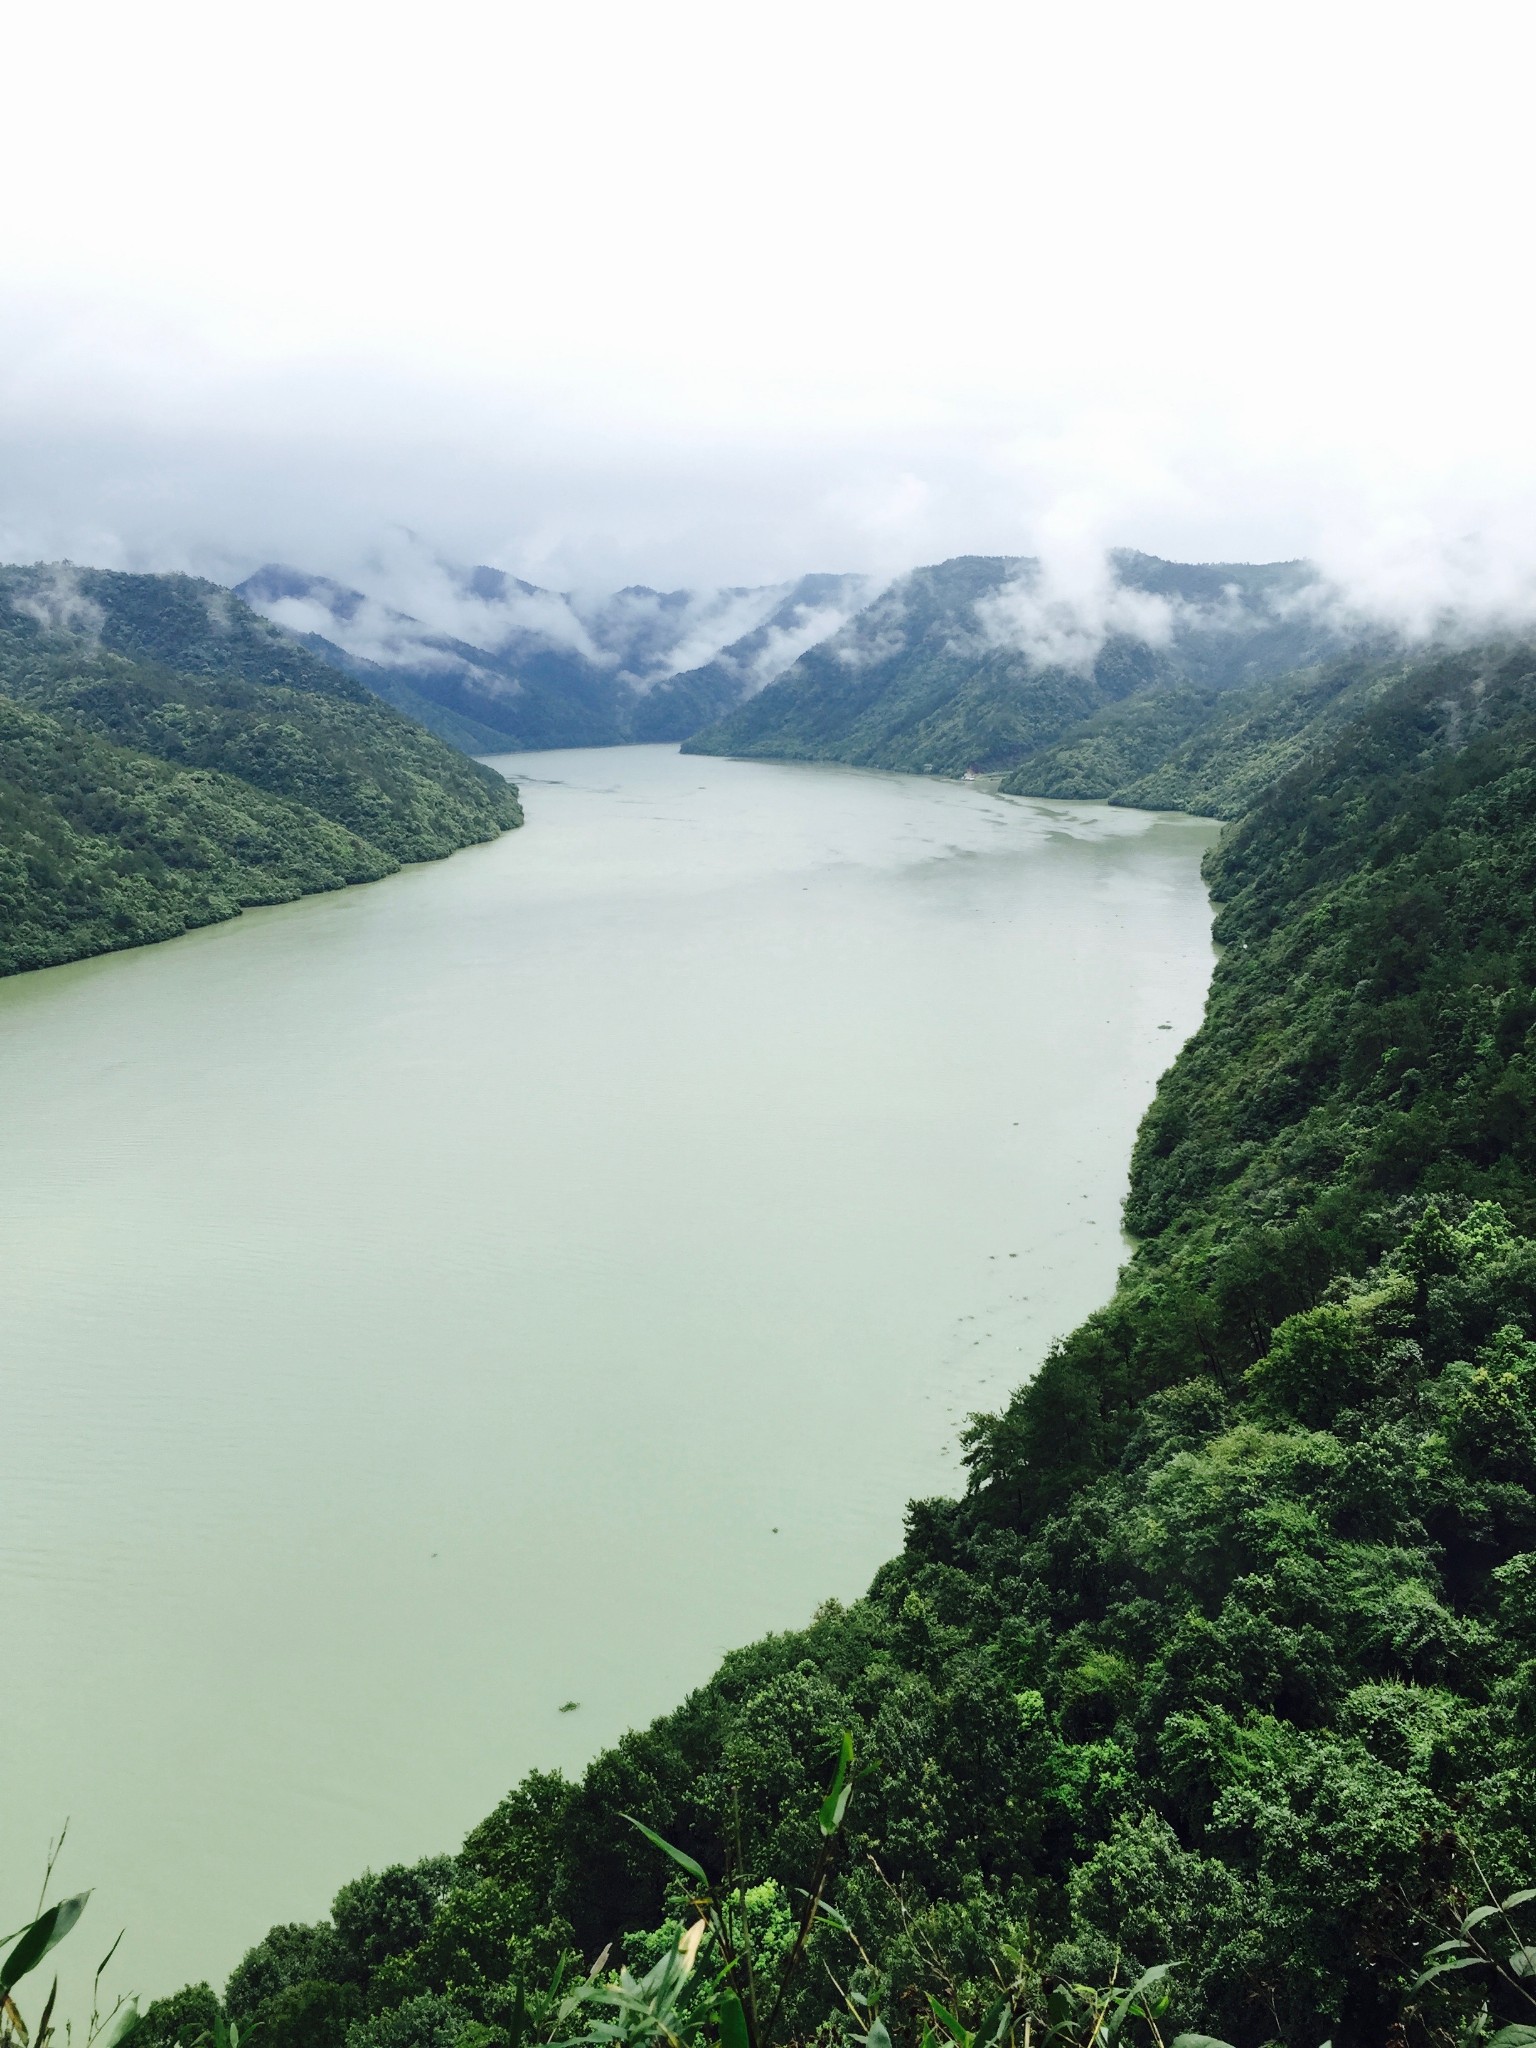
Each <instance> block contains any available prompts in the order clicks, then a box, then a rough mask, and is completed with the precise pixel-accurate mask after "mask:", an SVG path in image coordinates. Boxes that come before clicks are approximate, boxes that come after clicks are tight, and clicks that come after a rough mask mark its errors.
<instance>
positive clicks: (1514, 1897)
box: [1493, 1886, 1536, 2040]
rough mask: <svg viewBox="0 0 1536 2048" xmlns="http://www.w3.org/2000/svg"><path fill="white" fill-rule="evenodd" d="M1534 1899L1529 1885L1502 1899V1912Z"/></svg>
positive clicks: (1533, 1892) (1500, 1903) (1535, 1896)
mask: <svg viewBox="0 0 1536 2048" xmlns="http://www.w3.org/2000/svg"><path fill="white" fill-rule="evenodd" d="M1532 1899H1536V1887H1532V1886H1527V1887H1526V1889H1525V1890H1524V1891H1523V1892H1511V1893H1510V1895H1509V1897H1508V1898H1507V1899H1501V1900H1500V1902H1499V1911H1500V1912H1501V1913H1510V1912H1513V1911H1514V1909H1515V1907H1516V1906H1528V1905H1529V1904H1530V1902H1531V1900H1532ZM1504 2031H1505V2033H1508V2032H1509V2031H1510V2029H1509V2028H1508V2027H1506V2028H1505V2029H1504ZM1515 2031H1516V2032H1517V2033H1518V2031H1519V2029H1518V2028H1516V2029H1515ZM1493 2038H1494V2039H1495V2040H1497V2039H1498V2038H1499V2037H1498V2035H1497V2034H1495V2035H1494V2037H1493Z"/></svg>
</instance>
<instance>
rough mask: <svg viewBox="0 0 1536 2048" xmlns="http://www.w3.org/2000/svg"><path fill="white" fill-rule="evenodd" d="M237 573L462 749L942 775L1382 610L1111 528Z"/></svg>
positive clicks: (1011, 764)
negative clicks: (699, 567)
mask: <svg viewBox="0 0 1536 2048" xmlns="http://www.w3.org/2000/svg"><path fill="white" fill-rule="evenodd" d="M237 594H238V595H239V596H241V597H242V598H244V599H245V600H246V602H247V603H249V604H250V605H251V606H252V607H253V608H254V609H256V610H257V611H259V612H261V613H263V614H264V615H265V616H266V618H267V619H269V620H270V621H272V622H273V623H274V624H276V625H277V626H279V627H280V628H281V629H282V630H283V631H284V632H286V633H288V634H289V635H291V636H293V637H294V638H295V639H297V640H299V641H300V642H302V643H303V644H304V645H305V646H307V647H308V648H309V649H310V650H311V651H312V652H314V653H316V654H318V655H320V656H322V657H323V658H324V659H325V660H327V661H329V662H330V663H332V664H333V665H334V666H335V667H338V668H341V669H343V670H345V671H346V672H347V673H348V674H350V675H352V676H353V677H354V678H356V679H357V680H359V681H362V682H364V683H365V684H367V686H368V687H369V688H370V689H372V690H374V691H375V692H376V693H377V694H378V695H380V696H382V697H384V698H386V699H387V700H388V701H389V702H391V703H393V704H394V705H396V706H397V708H399V709H400V710H402V711H405V712H407V713H408V714H410V715H411V716H413V717H415V718H417V719H419V720H420V721H421V722H422V723H423V724H425V725H427V726H429V727H430V728H431V729H432V730H434V731H435V732H437V733H439V734H440V735H441V736H442V737H444V738H447V739H450V740H452V741H453V742H454V743H455V744H457V745H458V746H460V747H463V748H465V749H466V750H468V751H470V752H475V753H484V752H490V751H496V750H503V751H505V750H511V749H516V748H549V747H566V746H603V745H613V744H618V743H623V742H627V741H647V740H649V741H682V742H685V743H686V744H688V745H689V746H690V748H692V749H695V750H697V751H701V752H713V753H731V754H746V755H757V756H760V757H764V758H777V759H827V760H838V761H847V762H852V763H856V764H858V765H863V766H869V767H884V768H897V769H906V770H916V771H919V772H926V773H939V774H951V775H953V774H961V773H963V772H965V771H966V770H967V769H969V768H976V769H982V770H1007V769H1012V768H1015V767H1017V766H1018V765H1019V764H1020V763H1021V762H1023V761H1025V760H1027V759H1028V758H1030V757H1031V756H1032V755H1034V754H1035V753H1037V752H1038V751H1039V750H1040V749H1041V748H1042V747H1049V746H1052V745H1055V744H1056V743H1057V742H1059V741H1061V740H1062V739H1063V738H1064V737H1065V736H1070V735H1071V734H1073V733H1074V732H1075V731H1076V730H1077V728H1078V727H1079V726H1081V725H1082V724H1083V723H1084V721H1088V720H1092V719H1094V718H1096V717H1100V716H1103V715H1105V714H1107V713H1110V712H1112V711H1113V710H1114V709H1115V708H1116V707H1118V706H1120V705H1122V704H1125V703H1127V702H1128V701H1130V700H1133V699H1139V698H1141V697H1142V696H1145V695H1147V694H1149V693H1150V694H1152V695H1154V696H1159V697H1161V694H1162V693H1166V692H1167V691H1169V690H1172V689H1183V690H1185V691H1191V690H1192V691H1194V692H1195V693H1196V695H1197V697H1198V698H1199V699H1200V700H1201V701H1202V702H1203V701H1204V699H1205V698H1207V697H1211V696H1214V695H1216V694H1219V693H1221V692H1224V691H1227V690H1230V689H1234V688H1240V687H1242V686H1244V685H1247V684H1253V683H1260V682H1264V681H1267V680H1269V679H1272V678H1274V677H1276V676H1280V675H1283V674H1286V673H1288V672H1290V671H1293V670H1297V669H1305V668H1310V667H1313V666H1315V665H1316V664H1318V663H1319V662H1324V661H1326V660H1328V659H1330V658H1331V657H1334V656H1336V655H1338V654H1340V653H1342V652H1344V651H1345V650H1346V649H1348V648H1350V647H1353V646H1358V645H1360V644H1362V643H1363V642H1364V641H1365V640H1366V639H1368V638H1370V637H1372V636H1373V635H1374V636H1375V637H1378V638H1379V637H1380V635H1381V632H1382V630H1383V629H1382V628H1381V627H1380V626H1379V624H1378V625H1375V626H1373V625H1372V624H1371V623H1370V622H1369V621H1367V620H1365V619H1364V618H1362V617H1361V616H1359V615H1358V614H1355V613H1352V612H1350V611H1349V610H1348V608H1347V607H1346V606H1345V605H1344V604H1343V603H1342V601H1341V599H1340V597H1339V594H1338V592H1337V591H1336V590H1335V588H1334V587H1333V586H1332V585H1331V584H1329V583H1328V582H1327V581H1326V580H1325V579H1324V578H1323V577H1322V576H1321V575H1320V574H1319V572H1318V571H1317V570H1316V569H1315V568H1314V567H1312V566H1311V565H1310V564H1308V563H1306V562H1300V561H1292V562H1273V563H1262V564H1251V563H1233V562H1225V563H1198V564H1191V563H1178V562H1166V561H1162V560H1160V559H1159V558H1157V557H1155V556H1152V555H1146V554H1140V553H1137V552H1135V551H1134V550H1128V549H1121V550H1116V551H1115V552H1113V553H1111V554H1107V555H1106V554H1102V553H1093V554H1090V555H1087V556H1085V557H1084V558H1082V559H1081V560H1080V561H1078V562H1075V563H1073V562H1070V561H1068V562H1065V563H1064V562H1062V561H1060V560H1053V561H1051V562H1048V563H1043V562H1041V561H1039V560H1036V559H1034V558H1031V557H1027V556H1014V555H960V556H956V557H954V558H953V559H951V560H949V561H946V562H941V563H937V564H934V565H931V566H928V567H924V568H919V569H914V570H911V571H909V572H908V573H906V574H905V575H901V576H898V577H896V578H895V579H894V580H893V581H890V582H886V583H884V584H882V583H881V582H880V581H878V580H877V579H874V578H870V577H863V576H855V575H838V574H826V573H821V574H811V575H806V576H802V577H800V578H799V579H798V580H796V581H794V582H786V583H775V584H765V585H758V586H732V587H728V588H725V589H702V590H697V589H693V590H690V589H682V590H670V591H658V590H652V589H649V588H646V587H644V586H634V585H632V586H629V587H627V588H625V589H622V590H618V591H613V592H605V593H596V594H594V593H581V592H561V591H554V590H547V589H543V588H541V587H539V586H538V585H536V584H533V583H529V582H525V581H523V580H521V579H520V578H517V577H515V576H511V575H508V574H507V573H505V572H504V571H502V570H499V569H494V568H488V567H484V566H480V567H467V568H466V567H460V566H456V565H454V564H451V563H446V562H443V561H441V560H431V559H429V558H427V557H425V556H423V555H422V554H421V553H420V552H419V551H412V552H409V553H407V554H405V555H403V556H397V557H396V558H394V559H393V560H390V561H381V563H380V565H379V572H378V575H377V577H376V579H375V580H374V582H373V587H372V588H370V589H366V590H364V589H358V588H354V587H350V586H346V585H343V584H340V583H338V582H335V581H333V580H331V579H330V578H328V577H324V576H319V575H313V574H310V573H309V572H307V571H304V570H302V569H296V568H291V567H287V566H283V565H279V564H269V565H267V566H266V567H264V568H262V569H259V570H258V571H257V572H256V573H255V574H254V575H252V576H250V577H248V578H246V580H245V581H244V582H243V583H241V584H239V585H238V586H237ZM1159 716H1160V717H1161V714H1159ZM1180 716H1181V718H1183V720H1184V722H1185V723H1187V722H1188V718H1189V710H1188V706H1187V705H1186V707H1185V709H1184V710H1183V711H1182V712H1181V714H1180Z"/></svg>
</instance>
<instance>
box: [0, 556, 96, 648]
mask: <svg viewBox="0 0 1536 2048" xmlns="http://www.w3.org/2000/svg"><path fill="white" fill-rule="evenodd" d="M11 602H12V606H13V608H14V609H15V610H16V611H19V612H24V613H25V614H26V616H27V617H28V618H29V619H36V620H37V622H38V624H39V625H42V626H46V627H47V628H48V630H49V631H50V632H55V633H56V632H68V633H82V634H84V635H85V636H86V638H87V639H90V640H99V639H100V638H101V629H102V627H103V626H104V625H105V624H106V613H105V612H104V611H103V610H102V608H101V606H100V605H99V604H97V603H96V601H95V599H94V598H91V597H87V596H86V594H85V592H84V591H83V590H82V589H81V588H80V575H79V571H78V570H76V569H75V568H73V567H72V566H71V565H70V564H69V563H68V562H54V563H51V564H50V565H49V567H48V569H47V570H46V571H45V572H44V574H43V575H42V576H41V577H40V578H39V579H38V581H37V583H36V584H35V585H34V586H33V588H32V589H31V590H29V591H28V592H27V593H26V594H25V595H24V596H18V597H15V598H13V599H12V601H11Z"/></svg>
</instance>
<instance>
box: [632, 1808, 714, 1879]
mask: <svg viewBox="0 0 1536 2048" xmlns="http://www.w3.org/2000/svg"><path fill="white" fill-rule="evenodd" d="M621 1818H622V1819H624V1820H627V1821H628V1822H629V1824H630V1826H631V1827H632V1828H638V1829H639V1830H640V1832H641V1834H642V1835H644V1837H645V1839H646V1840H647V1841H648V1842H652V1843H654V1844H655V1846H656V1847H657V1848H658V1849H659V1850H660V1851H661V1853H662V1854H663V1856H670V1857H671V1858H672V1861H673V1862H674V1863H675V1864H676V1865H677V1867H678V1868H679V1870H686V1871H687V1873H688V1875H689V1876H690V1877H694V1878H697V1879H698V1881H699V1883H700V1884H701V1885H702V1886H703V1888H704V1890H705V1891H706V1892H707V1891H708V1890H709V1879H708V1878H707V1877H706V1876H705V1875H704V1866H703V1864H702V1863H695V1862H694V1860H693V1858H692V1857H691V1856H686V1855H684V1853H683V1851H682V1850H681V1849H674V1848H673V1846H672V1844H671V1843H670V1842H669V1841H667V1840H666V1839H665V1838H664V1837H663V1836H661V1835H658V1834H657V1832H656V1830H655V1829H654V1828H648V1827H647V1826H646V1824H645V1822H644V1821H643V1820H636V1819H635V1816H634V1815H633V1814H632V1813H626V1814H624V1815H622V1816H621Z"/></svg>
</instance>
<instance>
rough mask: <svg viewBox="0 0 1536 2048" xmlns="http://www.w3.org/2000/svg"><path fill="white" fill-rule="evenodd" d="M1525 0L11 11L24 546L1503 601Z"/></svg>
mask: <svg viewBox="0 0 1536 2048" xmlns="http://www.w3.org/2000/svg"><path fill="white" fill-rule="evenodd" d="M1533 46H1536V17H1533V15H1532V12H1531V10H1530V9H1529V7H1527V6H1517V5H1512V4H1502V0H1501V4H1484V5H1479V4H1477V0H1461V4H1457V5H1455V6H1451V5H1443V6H1424V5H1413V4H1406V5H1405V4H1401V0H1398V4H1392V5H1384V4H1375V0H1367V4H1360V0H1330V4H1326V5H1318V4H1313V0H1298V4H1291V5H1287V6H1285V7H1283V8H1281V7H1278V6H1269V5H1249V6H1242V5H1235V4H1233V0H1223V4H1220V5H1209V4H1193V0H1168V4H1164V5H1160V6H1157V7H1150V6H1147V5H1145V4H1144V0H1143V4H1134V5H1132V4H1119V0H1115V4H1094V0H1073V4H1065V0H1058V4H1053V5H1050V6H1042V5H1038V4H1028V0H1025V4H1013V5H1004V4H998V0H946V4H945V5H943V6H939V5H937V4H930V5H928V6H924V7H913V6H910V5H906V6H904V5H900V4H881V5H874V4H864V0H817V4H815V5H809V4H802V0H776V4H774V5H772V6H768V5H763V4H759V0H742V4H737V5H727V4H721V0H715V4H711V5H703V4H697V0H655V4H651V5H643V4H634V0H629V4H613V0H590V4H585V5H582V4H566V5H564V6H551V5H548V4H545V5H542V6H539V7H537V8H535V7H532V6H528V5H521V4H513V5H496V6H492V5H485V4H480V0H435V4H434V5H433V6H432V7H430V8H425V7H422V6H420V5H413V6H410V7H404V6H401V5H398V4H389V0H384V4H377V0H369V4H368V5H366V6H365V5H362V4H354V0H263V4H262V5H260V6H255V5H250V4H244V0H237V4H226V5H224V6H222V7H218V8H210V7H209V6H207V4H206V0H198V4H196V5H194V4H190V0H136V4H135V5H133V6H132V7H123V6H122V5H120V4H118V0H113V4H104V0H78V4H75V5H72V6H71V5H59V6H56V7H52V8H32V9H29V10H26V13H25V15H24V16H21V17H18V19H16V20H15V21H13V22H12V23H10V24H9V25H8V29H7V72H8V77H9V80H10V84H9V88H8V107H7V120H6V123H5V126H4V128H3V129H0V171H3V173H4V177H5V188H6V190H7V193H8V195H9V197H8V202H7V204H6V207H5V227H4V230H3V234H0V554H3V555H4V556H6V557H10V558H15V557H17V556H32V555H38V554H45V555H60V554H67V555H71V556H73V557H74V558H75V559H77V560H92V561H103V562H132V563H142V564H144V565H146V566H178V565H189V566H196V567H200V568H204V569H206V570H209V571H210V572H212V573H217V574H227V575H231V576H233V575H235V574H238V573H241V572H243V570H244V569H246V568H248V567H250V566H252V565H253V564H254V563H255V562H256V561H258V560H260V559H263V558H266V557H269V556H279V557H284V558H287V559H290V560H294V561H298V562H300V563H302V564H304V565H305V566H309V567H314V568H318V569H324V570H328V571H331V572H333V573H339V574H343V575H345V574H346V573H348V570H349V567H351V566H355V565H356V564H357V563H358V562H360V561H362V560H364V559H365V558H366V557H367V556H368V555H369V554H370V552H372V551H373V550H375V549H376V548H378V547H380V546H388V545H392V544H394V543H393V541H392V539H391V536H397V535H398V531H399V529H400V528H402V527H404V528H409V529H412V530H413V531H414V532H416V533H417V534H419V535H421V536H422V538H423V542H424V544H425V545H426V546H427V547H428V548H441V549H442V550H444V551H445V552H447V553H450V554H452V555H454V556H456V557H459V558H476V559H484V560H489V561H493V562H496V563H498V564H500V565H501V566H503V567H506V568H510V569H513V570H515V571H517V572H519V573H521V574H523V575H526V576H528V577H530V578H531V579H533V580H536V581H540V582H548V583H555V584H560V585H569V584H578V585H582V584H600V583H605V584H612V583H617V582H624V581H630V580H637V581H645V582H651V583H660V584H671V583H679V582H721V581H732V582H734V581H743V582H758V581H763V580H768V579H773V578H779V577H784V576H789V575H793V574H797V573H799V572H800V571H802V570H805V569H811V568H827V569H844V568H851V569H864V570H876V571H879V570H891V569H895V568H898V567H901V566H904V565H906V564H909V563H911V562H914V561H919V560H932V559H935V558H937V557H940V556H943V555H946V554H953V553H957V552H960V551H963V550H981V551H988V552H993V551H1007V552H1023V551H1028V550H1034V549H1040V548H1044V549H1045V550H1046V551H1048V552H1053V553H1056V554H1059V555H1061V556H1062V557H1063V558H1065V559H1068V560H1071V559H1073V558H1076V557H1081V556H1083V555H1084V554H1086V553H1089V552H1091V551H1092V549H1093V548H1095V547H1096V546H1098V545H1100V544H1102V543H1116V544H1119V543H1128V544H1133V545H1140V546H1144V547H1148V548H1151V549H1153V550H1156V551H1158V552H1162V553H1168V554H1176V555H1182V556H1199V557H1204V558H1210V557H1214V556H1223V555H1225V556H1248V557H1256V556H1274V555H1290V554H1296V553H1302V552H1311V553H1314V554H1317V555H1319V556H1320V557H1321V558H1322V559H1323V560H1324V562H1325V563H1326V564H1327V565H1329V566H1330V567H1333V568H1335V569H1336V570H1339V571H1341V572H1344V573H1346V574H1347V575H1348V576H1349V577H1350V578H1351V580H1352V582H1353V583H1354V585H1355V586H1356V587H1357V588H1360V589H1362V590H1365V591H1367V592H1371V591H1376V592H1380V593H1382V595H1383V598H1384V600H1390V602H1391V603H1393V604H1394V605H1397V606H1412V605H1421V606H1422V605H1424V604H1433V603H1436V602H1440V601H1443V600H1444V599H1446V598H1447V597H1450V598H1456V597H1461V598H1467V599H1475V600H1477V601H1479V602H1488V603H1493V604H1502V605H1504V606H1506V607H1520V608H1527V607H1529V606H1530V605H1531V603H1532V601H1533V600H1532V596H1531V590H1532V578H1531V568H1532V564H1533V563H1536V398H1533V377H1532V372H1531V367H1530V355H1531V328H1532V314H1533V311H1536V304H1533V301H1536V287H1533V282H1532V270H1531V258H1530V228H1529V219H1530V214H1531V208H1532V198H1533V192H1532V185H1533V167H1532V144H1531V140H1530V123H1529V115H1528V109H1527V105H1526V101H1527V98H1528V93H1529V81H1530V78H1531V76H1532V68H1533V67H1532V58H1533V56H1536V47H1533Z"/></svg>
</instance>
